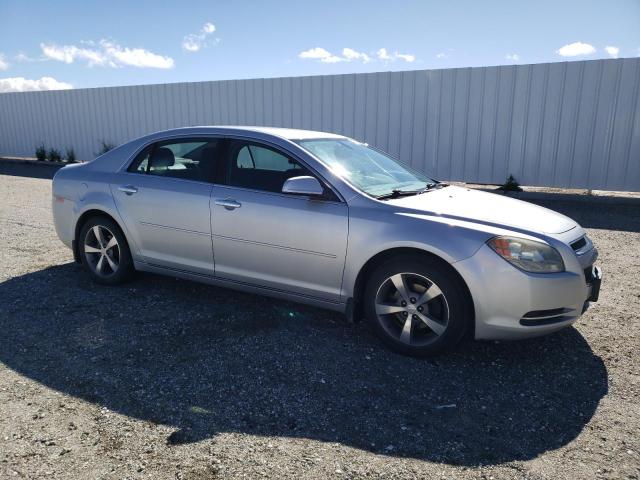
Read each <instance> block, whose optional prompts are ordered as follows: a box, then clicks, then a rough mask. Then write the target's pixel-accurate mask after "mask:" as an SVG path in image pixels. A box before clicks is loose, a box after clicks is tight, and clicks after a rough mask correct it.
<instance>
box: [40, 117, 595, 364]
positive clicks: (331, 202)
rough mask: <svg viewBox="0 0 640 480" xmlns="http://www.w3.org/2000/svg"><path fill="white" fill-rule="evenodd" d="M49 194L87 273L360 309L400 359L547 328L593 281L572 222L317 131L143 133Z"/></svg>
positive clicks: (580, 233)
mask: <svg viewBox="0 0 640 480" xmlns="http://www.w3.org/2000/svg"><path fill="white" fill-rule="evenodd" d="M52 205H53V216H54V220H55V226H56V231H57V233H58V236H59V237H60V239H61V240H62V242H63V243H64V244H66V245H67V246H68V247H70V248H71V249H72V250H73V253H74V256H75V258H76V260H77V261H78V262H81V263H82V264H83V265H84V266H85V267H86V270H87V272H88V273H89V275H90V276H91V277H92V279H93V280H95V281H96V282H98V283H101V284H105V285H115V284H119V283H121V282H124V281H126V280H127V279H129V278H130V277H131V275H132V274H133V273H134V271H136V270H138V271H148V272H155V273H160V274H165V275H171V276H174V277H178V278H183V279H189V280H195V281H200V282H207V283H211V284H214V285H221V286H224V287H229V288H234V289H239V290H245V291H249V292H254V293H257V294H262V295H270V296H274V297H280V298H286V299H289V300H294V301H297V302H302V303H306V304H311V305H315V306H319V307H324V308H328V309H331V310H336V311H340V312H344V313H345V314H346V315H347V316H348V318H350V319H353V320H360V319H362V318H364V319H366V321H367V322H368V324H369V325H370V326H371V328H372V329H373V331H374V332H375V333H376V334H377V335H378V336H379V337H380V338H381V340H382V341H383V342H384V343H385V344H386V345H388V346H389V347H390V348H392V349H394V350H396V351H398V352H401V353H404V354H409V355H429V354H434V353H438V352H441V351H443V350H445V349H448V348H451V347H452V346H454V345H455V344H456V343H457V342H458V341H459V340H460V339H461V338H462V337H463V336H464V335H465V334H468V335H470V336H473V337H475V338H477V339H515V338H524V337H531V336H536V335H541V334H546V333H550V332H553V331H556V330H558V329H561V328H564V327H567V326H568V325H570V324H572V323H573V322H575V321H576V319H577V318H578V317H580V315H581V314H582V313H583V312H584V311H585V309H586V308H587V307H588V305H589V303H590V302H591V301H596V300H597V298H598V291H599V287H600V280H601V274H600V271H599V269H598V268H597V267H595V266H594V262H595V260H596V257H597V251H596V249H595V248H594V246H593V245H592V243H591V241H590V240H589V238H588V237H587V236H586V234H585V232H584V230H583V229H582V228H581V227H580V226H579V225H578V224H577V223H576V222H574V221H573V220H571V219H570V218H567V217H565V216H563V215H560V214H558V213H555V212H553V211H551V210H547V209H545V208H542V207H539V206H536V205H532V204H529V203H525V202H522V201H519V200H514V199H511V198H505V197H503V196H500V195H494V194H491V193H484V192H480V191H476V190H470V189H467V188H462V187H457V186H452V185H447V184H446V183H442V182H438V181H436V180H433V179H431V178H428V177H427V176H426V175H424V174H422V173H420V172H417V171H415V170H413V169H411V168H409V167H408V166H406V165H404V164H402V163H400V162H399V161H397V160H395V159H393V158H391V157H390V156H388V155H386V154H384V153H383V152H380V151H378V150H376V149H373V148H371V147H369V146H368V145H366V144H363V143H359V142H357V141H355V140H352V139H350V138H346V137H343V136H340V135H333V134H328V133H321V132H310V131H304V130H290V129H278V128H258V127H194V128H183V129H175V130H169V131H164V132H159V133H155V134H152V135H149V136H146V137H143V138H139V139H136V140H133V141H131V142H129V143H126V144H124V145H122V146H120V147H118V148H115V149H114V150H111V151H109V152H108V153H106V154H104V155H102V156H100V157H98V158H97V159H95V160H93V161H91V162H88V163H85V164H78V165H70V166H67V167H65V168H63V169H61V170H60V171H59V172H58V173H57V174H56V176H55V178H54V180H53V201H52Z"/></svg>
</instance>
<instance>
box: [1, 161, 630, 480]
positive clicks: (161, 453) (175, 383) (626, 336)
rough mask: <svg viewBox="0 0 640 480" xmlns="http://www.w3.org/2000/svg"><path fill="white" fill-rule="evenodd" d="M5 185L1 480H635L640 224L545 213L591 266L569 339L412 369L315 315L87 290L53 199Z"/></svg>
mask: <svg viewBox="0 0 640 480" xmlns="http://www.w3.org/2000/svg"><path fill="white" fill-rule="evenodd" d="M0 171H2V170H0ZM4 173H5V174H7V173H8V174H9V175H0V196H1V198H2V199H3V201H2V202H1V203H0V478H41V477H44V478H69V479H76V478H114V479H115V478H178V479H181V478H182V479H205V478H260V477H272V478H296V479H297V478H488V479H491V478H496V479H497V478H528V479H537V478H548V479H557V478H638V477H639V476H640V435H639V433H640V405H639V402H638V394H639V393H640V388H639V385H640V381H639V373H640V368H639V365H640V362H639V358H640V356H639V355H638V348H639V346H640V345H639V344H640V342H639V341H638V340H639V338H640V333H639V331H638V327H639V324H640V288H639V287H638V285H640V233H639V232H640V207H634V206H628V205H627V206H615V205H610V204H608V205H606V208H605V207H601V208H598V205H594V204H588V205H584V204H580V203H575V202H573V203H572V202H549V203H547V205H546V206H549V207H551V208H554V209H556V210H559V211H562V212H564V213H566V214H568V215H570V216H572V217H573V218H575V219H576V220H578V221H579V222H580V223H581V224H582V225H583V226H585V227H586V228H587V229H588V231H589V234H590V236H591V237H592V238H593V240H594V241H595V243H596V244H597V246H598V248H599V249H600V254H601V255H600V261H599V264H600V265H601V266H602V267H603V270H604V273H605V280H604V283H603V290H602V292H601V295H600V302H599V303H598V304H596V305H594V306H593V307H592V308H591V309H590V310H589V311H588V312H587V313H586V314H585V316H584V317H583V318H582V319H581V320H580V321H579V322H578V323H577V324H576V326H575V328H569V329H566V330H564V331H562V332H560V333H557V334H555V335H551V336H548V337H545V338H539V339H533V340H528V341H522V342H517V343H496V342H484V343H481V342H467V343H465V344H463V345H462V346H461V347H460V348H459V349H458V350H457V351H455V352H453V353H452V354H450V355H447V356H443V357H439V358H436V359H433V360H418V359H411V358H405V357H402V356H398V355H395V354H393V353H390V352H388V351H386V350H385V349H384V348H382V346H381V345H380V344H379V343H378V342H377V341H376V340H375V338H373V337H372V336H371V335H370V334H369V333H368V332H367V330H366V328H365V327H364V326H363V325H362V324H349V323H347V322H346V321H345V319H344V318H343V317H341V316H339V315H337V314H334V313H331V312H326V311H322V310H318V309H314V308H309V307H304V306H299V305H294V304H291V303H287V302H283V301H276V300H271V299H267V298H262V297H257V296H250V295H245V294H241V293H236V292H233V291H229V290H225V289H222V288H213V287H210V286H205V285H200V284H196V283H191V282H187V281H183V280H176V279H172V278H164V277H159V276H153V275H139V276H138V278H137V279H136V280H134V281H133V282H132V283H129V284H128V285H126V286H123V287H117V288H106V287H99V286H96V285H93V284H92V283H91V282H89V280H88V277H87V275H85V273H84V272H83V271H82V270H81V269H80V268H79V267H77V266H76V265H74V264H73V263H72V256H71V252H70V251H69V250H67V249H66V248H65V247H63V246H62V244H61V243H60V242H59V241H58V239H57V237H56V235H55V232H54V230H53V225H52V221H51V213H50V207H49V203H50V195H51V192H50V189H51V183H50V181H49V180H47V179H44V178H27V177H23V176H20V175H21V174H23V173H21V172H19V171H17V170H16V169H15V168H13V167H12V170H9V171H7V170H5V171H4ZM42 176H45V177H46V176H47V175H44V174H43V175H42Z"/></svg>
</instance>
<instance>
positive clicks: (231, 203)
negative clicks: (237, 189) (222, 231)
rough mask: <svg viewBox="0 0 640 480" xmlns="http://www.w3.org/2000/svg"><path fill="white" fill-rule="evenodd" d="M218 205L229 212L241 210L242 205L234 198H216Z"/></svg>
mask: <svg viewBox="0 0 640 480" xmlns="http://www.w3.org/2000/svg"><path fill="white" fill-rule="evenodd" d="M215 202H216V205H220V206H222V207H224V208H226V209H227V210H235V209H236V208H240V207H241V206H242V204H241V203H240V202H238V201H236V200H234V199H232V198H216V199H215Z"/></svg>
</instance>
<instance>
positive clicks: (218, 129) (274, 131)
mask: <svg viewBox="0 0 640 480" xmlns="http://www.w3.org/2000/svg"><path fill="white" fill-rule="evenodd" d="M190 130H191V131H193V130H197V131H198V133H204V132H206V131H210V133H223V134H233V133H234V132H237V133H251V132H255V133H263V134H266V135H272V136H274V137H280V138H283V139H286V140H308V139H313V138H345V137H344V136H343V135H336V134H335V133H327V132H317V131H313V130H299V129H295V128H279V127H255V126H235V125H229V126H227V125H220V126H218V125H202V126H194V127H185V128H175V129H171V130H165V131H163V132H156V134H170V133H190V132H189V131H190ZM194 133H195V132H194Z"/></svg>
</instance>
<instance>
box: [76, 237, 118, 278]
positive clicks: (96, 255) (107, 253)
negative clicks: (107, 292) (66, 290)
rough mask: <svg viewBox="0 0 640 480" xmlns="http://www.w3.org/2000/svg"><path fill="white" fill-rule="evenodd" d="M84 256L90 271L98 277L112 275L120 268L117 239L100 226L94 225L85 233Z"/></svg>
mask: <svg viewBox="0 0 640 480" xmlns="http://www.w3.org/2000/svg"><path fill="white" fill-rule="evenodd" d="M84 255H85V258H86V259H87V263H88V264H89V266H90V268H91V270H92V271H93V272H94V273H95V274H96V275H99V276H100V277H110V276H112V275H114V274H115V273H116V272H117V271H118V268H119V266H120V245H119V244H118V239H117V238H116V236H115V235H114V234H113V232H112V231H111V230H109V229H108V228H107V227H105V226H102V225H94V226H93V227H91V228H90V229H89V230H88V231H87V234H86V236H85V239H84Z"/></svg>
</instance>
